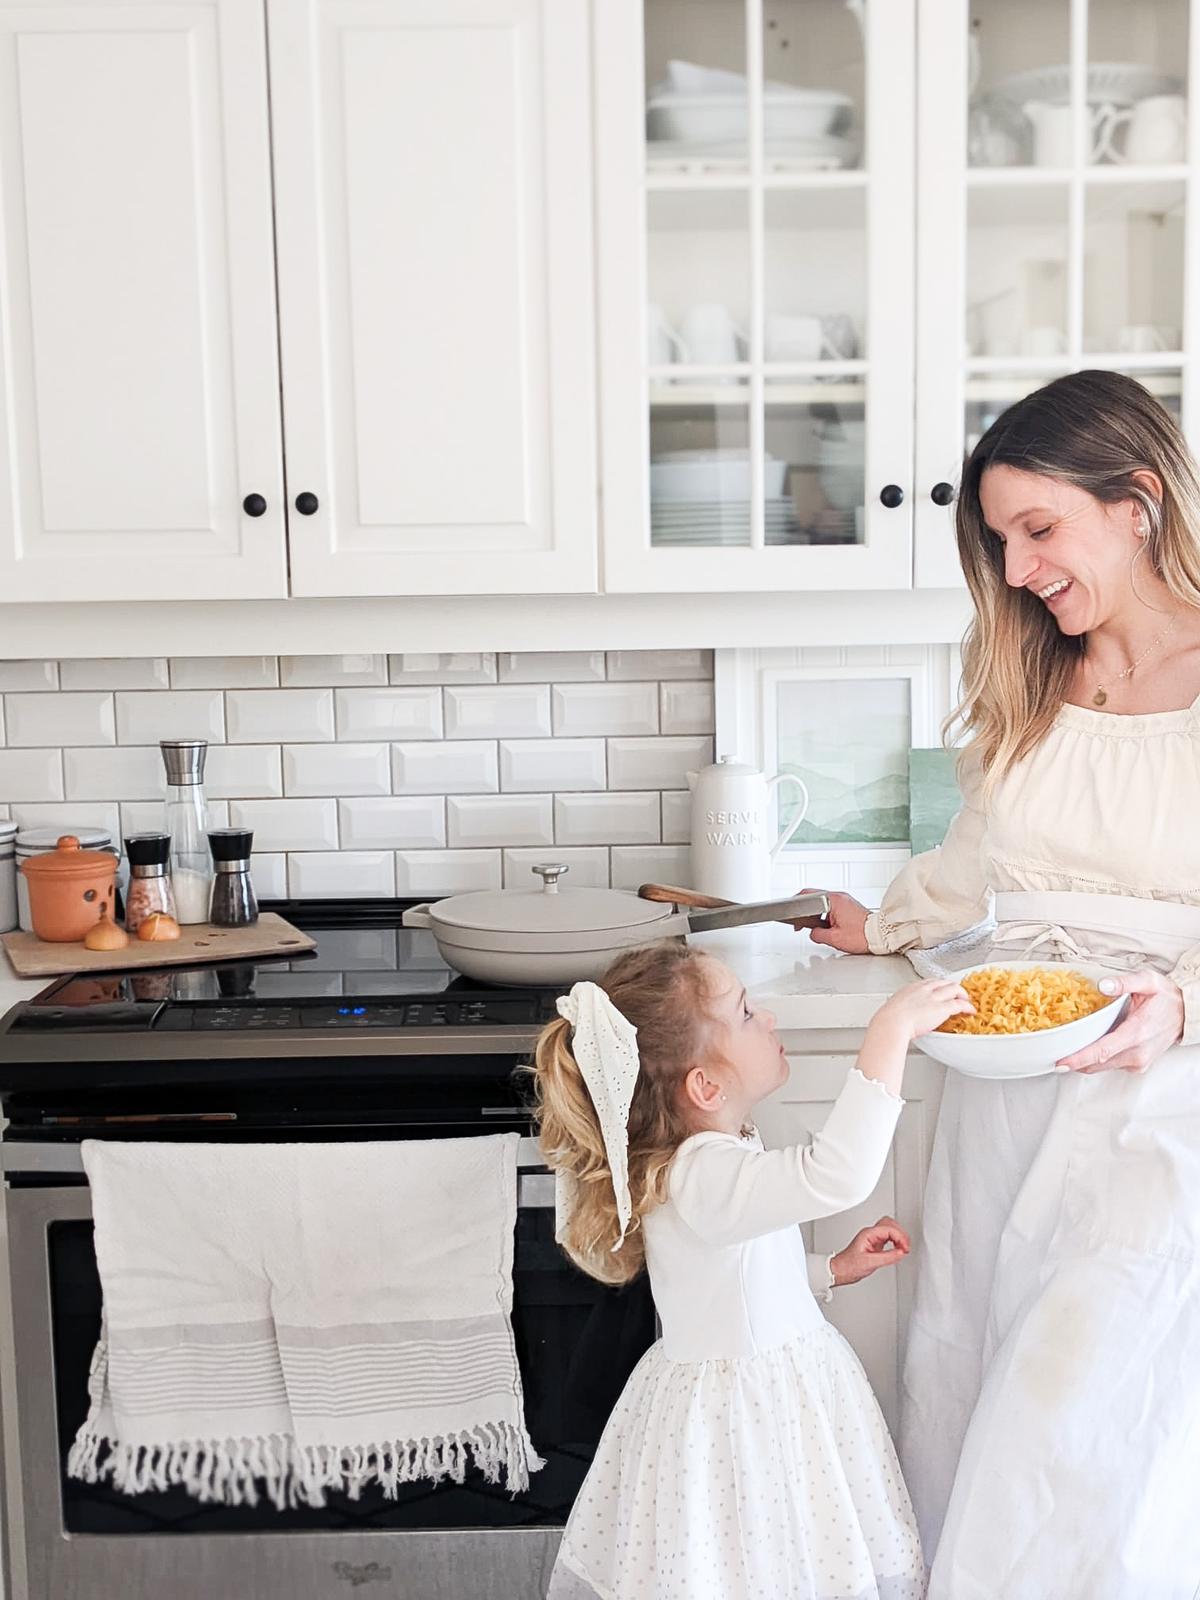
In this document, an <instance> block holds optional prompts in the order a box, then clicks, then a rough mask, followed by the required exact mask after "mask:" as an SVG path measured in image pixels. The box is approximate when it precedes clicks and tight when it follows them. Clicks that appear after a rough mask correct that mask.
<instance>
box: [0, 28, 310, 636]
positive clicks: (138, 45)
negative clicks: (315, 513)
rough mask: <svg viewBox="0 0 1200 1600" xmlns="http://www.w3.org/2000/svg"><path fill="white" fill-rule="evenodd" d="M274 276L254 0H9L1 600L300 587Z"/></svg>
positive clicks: (3, 172) (0, 173) (1, 159)
mask: <svg viewBox="0 0 1200 1600" xmlns="http://www.w3.org/2000/svg"><path fill="white" fill-rule="evenodd" d="M274 282H275V279H274V258H273V246H272V237H271V175H270V157H269V126H268V113H267V74H266V59H265V35H264V17H263V11H262V5H261V0H188V3H178V4H177V3H168V0H142V3H140V4H136V5H133V4H119V3H116V0H77V3H75V4H71V5H58V4H53V3H51V4H39V5H30V4H25V5H14V4H10V3H0V306H2V307H3V318H2V319H0V373H2V374H3V376H4V382H3V384H2V385H0V598H3V599H4V600H139V599H175V598H179V599H185V598H186V599H195V598H224V597H259V596H267V595H281V594H284V593H286V557H285V550H284V527H285V521H284V511H283V471H282V450H281V442H280V418H279V377H278V362H277V350H276V319H275V300H274ZM250 495H258V496H261V497H262V501H263V503H264V505H265V510H263V511H262V514H261V515H258V516H251V515H249V514H247V512H246V511H245V510H243V501H244V500H245V499H246V498H247V497H248V496H250ZM252 505H255V506H256V505H257V502H252ZM128 642H129V641H128V640H126V641H125V645H128Z"/></svg>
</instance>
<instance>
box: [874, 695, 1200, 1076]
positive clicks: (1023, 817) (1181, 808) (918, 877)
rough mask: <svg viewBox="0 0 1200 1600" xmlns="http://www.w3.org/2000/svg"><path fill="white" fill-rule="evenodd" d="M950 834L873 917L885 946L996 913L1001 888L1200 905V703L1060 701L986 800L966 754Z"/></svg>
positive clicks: (1196, 1018)
mask: <svg viewBox="0 0 1200 1600" xmlns="http://www.w3.org/2000/svg"><path fill="white" fill-rule="evenodd" d="M960 776H961V780H962V784H963V807H962V810H961V811H960V812H959V813H958V815H957V816H956V817H955V819H954V821H953V822H952V823H951V825H950V828H949V830H948V832H947V834H946V837H945V840H944V841H943V843H942V844H941V845H940V846H939V847H938V848H937V849H935V850H929V851H926V852H925V853H924V854H923V855H919V856H914V857H913V859H912V861H910V862H909V863H908V865H907V866H905V867H904V868H903V869H902V870H901V872H900V873H899V874H898V875H897V877H896V878H895V879H894V880H893V882H892V884H891V886H890V888H889V889H888V891H887V894H886V895H885V896H884V899H883V904H882V906H881V907H880V909H879V911H878V912H877V913H875V914H873V915H871V916H870V917H868V919H867V927H866V936H867V941H868V943H869V945H870V947H871V949H872V951H873V952H875V953H876V954H877V955H883V954H886V953H888V952H893V951H902V950H908V949H911V948H912V947H914V946H918V947H921V948H928V947H929V946H931V945H936V944H940V943H941V942H942V941H943V940H944V939H948V938H950V937H951V935H953V934H956V933H960V932H962V931H963V930H964V929H966V928H969V927H971V926H972V925H973V924H975V923H977V922H979V921H981V920H983V919H984V918H985V917H987V916H988V915H989V913H990V910H991V899H992V895H993V893H994V892H995V891H997V890H1001V891H1031V890H1032V891H1038V890H1042V891H1045V890H1052V891H1062V890H1066V891H1072V892H1074V893H1081V894H1110V895H1130V896H1134V897H1137V898H1140V899H1145V900H1169V901H1174V902H1176V903H1177V904H1180V905H1188V906H1198V907H1200V698H1198V699H1197V700H1196V701H1194V702H1193V704H1192V705H1191V706H1189V707H1188V709H1187V710H1185V711H1157V712H1150V713H1147V714H1146V715H1144V716H1134V717H1125V716H1116V715H1113V714H1112V713H1110V712H1105V711H1092V710H1089V709H1087V708H1085V707H1083V706H1075V705H1064V706H1063V707H1062V710H1061V711H1060V712H1059V714H1058V717H1057V719H1056V720H1055V722H1054V724H1053V726H1052V727H1051V729H1050V731H1049V733H1048V734H1047V735H1046V737H1045V738H1044V739H1043V740H1042V742H1041V744H1040V745H1038V746H1037V748H1036V749H1035V750H1033V751H1032V752H1031V753H1030V754H1029V755H1028V756H1026V757H1025V759H1024V760H1023V761H1021V762H1020V763H1019V764H1018V765H1017V766H1016V767H1014V768H1012V770H1011V771H1010V772H1009V773H1008V774H1007V776H1006V777H1005V778H1004V779H1003V780H1002V781H1001V783H1000V784H999V785H998V786H997V788H996V789H995V791H994V792H993V794H992V796H991V798H990V801H989V803H988V805H987V807H986V808H985V805H984V801H983V796H982V792H981V791H982V784H981V774H980V771H979V768H978V766H977V765H976V764H975V763H973V762H971V760H970V758H969V757H968V759H967V760H966V761H965V762H964V763H963V770H962V772H961V774H960ZM1171 976H1172V977H1173V978H1174V979H1175V981H1176V982H1177V983H1178V984H1179V985H1180V987H1181V988H1182V989H1183V991H1184V1004H1185V1009H1186V1013H1187V1015H1186V1021H1185V1026H1184V1034H1183V1043H1185V1044H1194V1043H1200V945H1196V946H1194V947H1193V948H1192V949H1190V950H1188V951H1187V952H1186V953H1185V954H1184V956H1183V957H1182V958H1181V959H1180V960H1179V962H1178V963H1177V965H1176V966H1175V967H1174V969H1173V970H1172V972H1171Z"/></svg>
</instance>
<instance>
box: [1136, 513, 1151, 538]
mask: <svg viewBox="0 0 1200 1600" xmlns="http://www.w3.org/2000/svg"><path fill="white" fill-rule="evenodd" d="M1133 531H1134V533H1135V534H1136V535H1137V536H1138V538H1139V539H1144V538H1145V537H1146V534H1147V533H1148V532H1149V529H1148V528H1147V527H1146V513H1145V512H1144V511H1139V512H1138V513H1137V515H1136V516H1135V517H1134V519H1133Z"/></svg>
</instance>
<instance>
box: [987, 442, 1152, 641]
mask: <svg viewBox="0 0 1200 1600" xmlns="http://www.w3.org/2000/svg"><path fill="white" fill-rule="evenodd" d="M979 503H980V506H981V508H982V510H983V516H984V520H985V522H986V523H987V525H988V527H989V529H990V530H991V532H992V534H993V535H994V536H995V537H996V538H998V539H999V540H1000V542H1001V543H1002V544H1003V546H1004V577H1005V581H1006V582H1007V583H1008V584H1009V585H1010V586H1011V587H1012V588H1014V589H1028V590H1029V592H1030V594H1032V595H1034V596H1035V598H1036V599H1037V600H1038V601H1040V603H1041V604H1042V605H1044V606H1046V608H1047V609H1048V610H1049V611H1050V612H1052V613H1053V616H1054V620H1055V622H1057V624H1058V626H1059V628H1060V629H1061V630H1062V632H1063V633H1066V634H1072V635H1079V634H1083V633H1088V632H1090V631H1091V630H1092V629H1094V628H1096V627H1098V626H1100V625H1101V624H1102V623H1105V622H1107V621H1109V620H1110V619H1111V618H1112V617H1113V616H1114V615H1115V614H1116V613H1117V612H1119V611H1120V609H1121V608H1122V606H1123V605H1124V603H1125V602H1126V601H1127V600H1128V599H1129V597H1130V594H1131V590H1130V582H1129V568H1130V563H1131V562H1132V560H1133V557H1134V556H1135V555H1136V553H1137V551H1138V550H1139V549H1140V548H1141V545H1142V541H1141V539H1140V538H1139V537H1138V535H1137V534H1136V533H1135V532H1134V520H1135V516H1137V515H1138V514H1139V508H1138V506H1137V503H1136V502H1135V501H1132V500H1126V501H1121V502H1120V503H1118V504H1116V505H1106V504H1105V503H1104V502H1102V501H1100V500H1097V499H1096V498H1095V496H1094V495H1090V494H1088V492H1087V491H1086V490H1085V489H1077V488H1075V487H1074V486H1073V485H1072V484H1069V483H1060V482H1059V481H1058V480H1057V479H1055V478H1047V477H1043V476H1041V475H1040V474H1038V473H1034V472H1022V471H1021V470H1020V469H1019V468H1017V467H1008V466H996V467H988V469H987V470H986V471H985V472H984V474H983V477H982V479H981V481H980V485H979Z"/></svg>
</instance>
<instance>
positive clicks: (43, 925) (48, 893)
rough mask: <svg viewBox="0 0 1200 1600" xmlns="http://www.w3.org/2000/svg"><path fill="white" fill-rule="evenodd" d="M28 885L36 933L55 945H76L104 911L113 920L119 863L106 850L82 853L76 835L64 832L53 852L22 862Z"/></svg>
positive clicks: (30, 908)
mask: <svg viewBox="0 0 1200 1600" xmlns="http://www.w3.org/2000/svg"><path fill="white" fill-rule="evenodd" d="M21 871H22V872H23V873H24V874H25V880H26V882H27V884H28V885H29V910H30V913H31V915H32V918H33V931H34V933H36V934H37V936H38V938H39V939H46V940H49V942H50V943H51V944H74V943H76V942H77V941H78V940H80V939H82V938H83V936H84V935H85V934H86V933H87V931H88V929H89V928H90V927H91V926H92V924H93V923H96V922H99V920H100V909H101V907H102V906H107V907H108V910H109V913H110V915H111V912H112V906H113V897H114V894H115V892H116V880H117V858H116V857H115V856H112V855H109V853H108V852H107V851H106V850H82V849H80V846H79V840H78V839H77V838H76V837H75V835H74V834H73V833H65V834H63V836H62V838H61V839H60V840H59V841H58V845H57V847H56V848H55V849H53V850H50V851H47V853H46V854H45V855H41V856H31V857H30V859H29V860H28V861H23V862H22V863H21Z"/></svg>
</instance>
